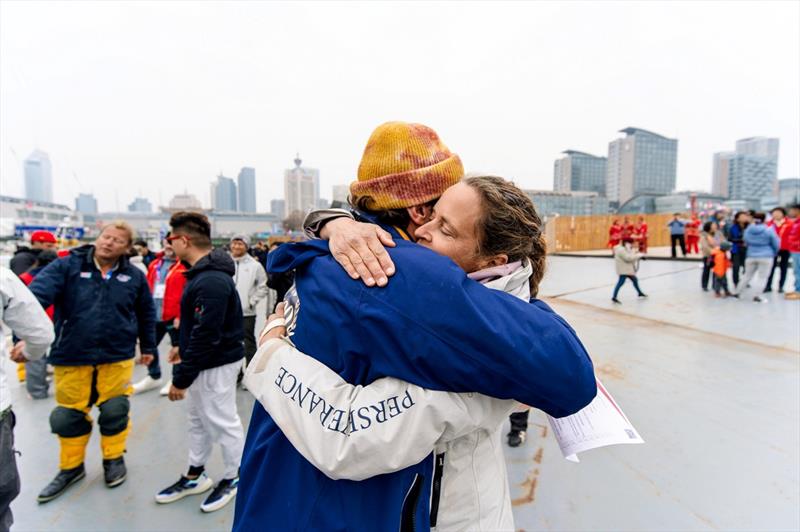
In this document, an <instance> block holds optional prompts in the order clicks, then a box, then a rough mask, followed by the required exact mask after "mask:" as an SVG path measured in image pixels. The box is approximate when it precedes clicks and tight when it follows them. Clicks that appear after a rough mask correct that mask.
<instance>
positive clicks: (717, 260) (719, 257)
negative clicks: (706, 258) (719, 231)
mask: <svg viewBox="0 0 800 532" xmlns="http://www.w3.org/2000/svg"><path fill="white" fill-rule="evenodd" d="M711 256H712V257H714V275H716V276H717V277H724V276H725V272H727V271H728V270H729V269H730V267H731V259H729V258H728V252H727V251H722V250H721V249H719V248H714V251H712V252H711Z"/></svg>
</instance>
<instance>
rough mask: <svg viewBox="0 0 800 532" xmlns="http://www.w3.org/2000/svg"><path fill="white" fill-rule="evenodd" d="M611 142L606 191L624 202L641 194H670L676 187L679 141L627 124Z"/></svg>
mask: <svg viewBox="0 0 800 532" xmlns="http://www.w3.org/2000/svg"><path fill="white" fill-rule="evenodd" d="M620 132H621V133H625V135H626V136H625V137H624V138H621V139H617V140H614V141H611V142H610V143H609V145H608V166H607V172H606V193H607V195H608V197H609V199H610V200H612V201H617V202H619V203H624V202H626V201H627V200H629V199H630V198H632V197H634V196H636V195H639V194H669V193H670V192H672V191H673V190H674V189H675V181H676V176H677V167H678V141H677V139H670V138H667V137H664V136H662V135H659V134H657V133H653V132H652V131H647V130H645V129H640V128H634V127H628V128H625V129H622V130H620Z"/></svg>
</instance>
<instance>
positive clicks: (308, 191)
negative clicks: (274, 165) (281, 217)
mask: <svg viewBox="0 0 800 532" xmlns="http://www.w3.org/2000/svg"><path fill="white" fill-rule="evenodd" d="M302 164H303V161H302V160H301V159H300V155H299V154H298V155H297V157H296V158H295V160H294V168H290V169H288V170H286V171H285V172H284V174H283V176H284V177H283V197H284V199H285V200H286V215H287V216H288V215H290V214H292V213H293V212H294V211H301V212H304V213H306V212H310V211H312V210H314V209H315V208H317V204H318V203H319V170H317V169H316V168H305V167H303V166H302Z"/></svg>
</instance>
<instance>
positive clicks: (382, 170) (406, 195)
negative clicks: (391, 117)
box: [350, 122, 464, 211]
mask: <svg viewBox="0 0 800 532" xmlns="http://www.w3.org/2000/svg"><path fill="white" fill-rule="evenodd" d="M463 176H464V167H463V165H462V164H461V159H459V158H458V155H456V154H455V153H451V152H450V150H449V149H447V146H445V145H444V143H443V142H442V141H441V140H440V139H439V135H437V134H436V132H435V131H434V130H432V129H431V128H429V127H428V126H423V125H422V124H409V123H406V122H387V123H385V124H382V125H380V126H378V127H377V128H376V129H375V131H373V132H372V135H371V136H370V137H369V140H368V141H367V147H366V148H364V155H363V156H362V157H361V164H359V165H358V181H355V182H354V183H352V184H351V185H350V197H351V201H352V202H353V204H354V205H355V204H357V202H358V200H359V199H360V198H363V197H365V196H366V197H368V198H369V199H368V200H367V202H366V204H365V205H364V206H365V207H366V208H368V209H369V210H374V211H381V210H389V209H403V208H406V207H411V206H413V205H421V204H423V203H427V202H429V201H431V200H434V199H436V198H438V197H439V196H441V195H442V193H443V192H444V191H445V190H447V189H448V188H450V187H451V186H452V185H454V184H456V183H458V182H459V181H460V180H461V178H462V177H463Z"/></svg>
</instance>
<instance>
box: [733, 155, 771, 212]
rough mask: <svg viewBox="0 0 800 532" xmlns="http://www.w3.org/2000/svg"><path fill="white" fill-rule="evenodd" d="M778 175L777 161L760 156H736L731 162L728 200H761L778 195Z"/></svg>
mask: <svg viewBox="0 0 800 532" xmlns="http://www.w3.org/2000/svg"><path fill="white" fill-rule="evenodd" d="M777 173H778V169H777V164H776V161H775V159H773V158H771V157H761V156H759V155H745V154H739V153H737V154H735V155H734V156H733V158H731V160H730V171H729V173H728V198H729V199H732V200H759V201H760V200H761V199H762V198H766V197H773V198H774V197H775V196H776V195H777V186H778V180H777V179H776V175H777Z"/></svg>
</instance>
